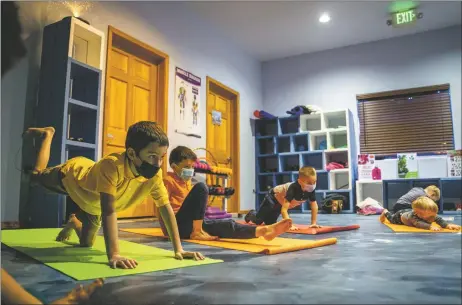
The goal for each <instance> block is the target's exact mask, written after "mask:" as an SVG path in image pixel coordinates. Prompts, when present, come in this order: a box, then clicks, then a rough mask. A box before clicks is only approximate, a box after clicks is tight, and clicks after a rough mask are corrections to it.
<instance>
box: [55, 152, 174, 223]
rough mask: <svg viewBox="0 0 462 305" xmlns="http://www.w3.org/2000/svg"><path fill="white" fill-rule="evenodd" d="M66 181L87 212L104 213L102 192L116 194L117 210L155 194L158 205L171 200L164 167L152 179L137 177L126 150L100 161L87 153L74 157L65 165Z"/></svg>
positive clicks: (75, 198)
mask: <svg viewBox="0 0 462 305" xmlns="http://www.w3.org/2000/svg"><path fill="white" fill-rule="evenodd" d="M63 170H64V173H65V177H64V178H63V185H64V187H65V189H66V191H67V192H68V194H69V196H70V197H71V198H72V200H73V201H74V202H75V203H76V204H77V205H78V206H79V207H80V208H81V209H82V210H83V211H85V212H87V213H88V214H91V215H97V216H99V215H101V203H100V193H107V194H110V195H113V196H114V197H115V198H116V202H115V209H116V211H117V212H118V211H123V210H125V209H127V208H129V207H131V206H133V205H137V204H140V203H141V202H143V200H144V199H146V197H147V196H149V195H151V196H152V198H153V199H154V202H155V204H156V206H157V207H162V206H164V205H167V204H169V200H168V194H167V190H166V188H165V186H164V183H163V181H162V170H159V172H158V173H157V174H156V175H155V176H154V177H153V178H151V179H146V178H144V177H137V178H136V177H135V176H134V175H133V173H132V171H131V170H130V167H129V165H128V158H126V157H125V152H123V153H113V154H110V155H108V156H106V157H104V158H102V159H101V160H100V161H98V162H96V163H95V162H94V161H92V160H89V159H87V158H84V157H77V158H73V159H70V160H68V161H67V162H66V164H65V165H64V167H63Z"/></svg>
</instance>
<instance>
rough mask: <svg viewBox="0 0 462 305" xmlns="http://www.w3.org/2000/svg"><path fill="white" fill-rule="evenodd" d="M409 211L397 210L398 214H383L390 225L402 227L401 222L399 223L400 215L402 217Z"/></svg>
mask: <svg viewBox="0 0 462 305" xmlns="http://www.w3.org/2000/svg"><path fill="white" fill-rule="evenodd" d="M407 211H409V210H399V211H398V212H396V213H394V214H392V213H390V212H386V213H385V217H386V218H387V219H388V221H389V222H390V223H391V224H394V225H402V224H403V222H402V221H401V215H403V213H404V212H407Z"/></svg>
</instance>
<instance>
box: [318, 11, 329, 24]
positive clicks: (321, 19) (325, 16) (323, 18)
mask: <svg viewBox="0 0 462 305" xmlns="http://www.w3.org/2000/svg"><path fill="white" fill-rule="evenodd" d="M329 21H330V16H329V15H328V14H327V13H324V14H322V15H321V17H319V22H321V23H326V22H329Z"/></svg>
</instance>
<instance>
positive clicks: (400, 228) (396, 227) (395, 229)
mask: <svg viewBox="0 0 462 305" xmlns="http://www.w3.org/2000/svg"><path fill="white" fill-rule="evenodd" d="M384 224H385V225H386V226H387V227H389V228H390V229H392V230H393V232H395V233H460V232H461V230H459V231H457V230H449V229H441V231H431V230H425V229H419V228H415V227H408V226H405V225H394V224H391V223H390V222H389V221H388V220H385V222H384ZM433 225H434V226H437V227H440V226H439V225H437V224H436V223H433Z"/></svg>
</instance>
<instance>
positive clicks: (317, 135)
mask: <svg viewBox="0 0 462 305" xmlns="http://www.w3.org/2000/svg"><path fill="white" fill-rule="evenodd" d="M325 149H327V133H326V132H310V150H325Z"/></svg>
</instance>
